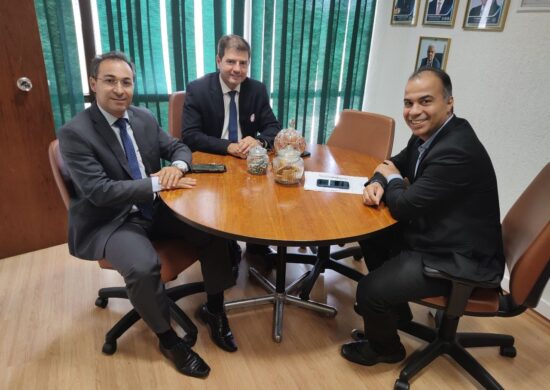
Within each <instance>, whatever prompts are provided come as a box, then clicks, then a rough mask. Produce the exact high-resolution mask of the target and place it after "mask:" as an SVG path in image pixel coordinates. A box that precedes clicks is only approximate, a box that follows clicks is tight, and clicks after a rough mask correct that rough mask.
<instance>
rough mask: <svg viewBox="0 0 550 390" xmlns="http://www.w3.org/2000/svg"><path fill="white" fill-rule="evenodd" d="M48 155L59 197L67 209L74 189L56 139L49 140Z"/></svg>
mask: <svg viewBox="0 0 550 390" xmlns="http://www.w3.org/2000/svg"><path fill="white" fill-rule="evenodd" d="M48 157H49V159H50V166H51V168H52V173H53V177H54V179H55V184H56V185H57V189H58V190H59V194H60V195H61V199H63V203H64V204H65V207H66V208H67V210H68V209H69V201H70V199H71V197H73V196H74V194H75V190H74V187H73V182H72V180H71V176H70V175H69V172H68V171H67V167H66V166H65V163H64V162H63V157H62V156H61V151H60V150H59V141H58V140H56V139H55V140H53V141H52V142H50V146H49V147H48Z"/></svg>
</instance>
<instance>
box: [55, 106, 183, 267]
mask: <svg viewBox="0 0 550 390" xmlns="http://www.w3.org/2000/svg"><path fill="white" fill-rule="evenodd" d="M128 115H129V121H130V125H131V126H132V130H133V132H134V138H135V140H136V143H137V145H138V148H139V153H140V154H141V158H142V160H143V164H144V166H145V171H146V174H147V176H149V175H150V174H151V173H154V172H157V171H159V170H160V168H161V165H160V162H161V158H162V159H165V160H169V161H175V160H181V161H185V162H186V163H187V164H191V151H190V150H189V148H188V147H187V146H185V145H184V144H182V143H181V141H179V140H177V139H175V138H173V137H171V136H170V135H168V134H167V133H166V132H164V131H163V130H162V129H161V128H160V127H159V125H158V122H157V121H156V119H155V118H154V117H153V115H152V114H151V112H149V111H148V110H146V109H143V108H139V107H134V106H131V107H129V108H128ZM58 138H59V143H60V149H61V154H62V155H63V159H64V161H65V164H66V166H67V169H68V172H69V174H70V176H71V179H72V181H73V185H74V189H75V194H74V196H73V197H72V198H71V203H70V207H69V251H70V253H71V254H72V255H74V256H76V257H79V258H83V259H89V260H97V259H101V258H103V255H104V248H105V243H106V242H107V240H108V239H109V237H110V235H111V234H112V233H113V231H115V230H116V229H117V228H118V227H119V226H120V225H121V224H122V223H123V222H124V219H125V217H126V216H127V215H128V213H129V212H130V210H131V208H132V205H134V204H136V203H140V202H146V201H149V200H151V199H152V198H153V192H152V186H151V179H150V178H145V179H140V180H132V177H131V175H130V169H129V167H128V162H127V160H126V155H125V153H124V150H123V148H122V146H121V145H120V143H119V141H118V139H117V138H116V136H115V133H114V132H113V130H112V128H111V127H110V126H109V124H108V122H107V120H106V119H105V117H104V116H103V114H102V113H101V111H100V110H99V108H98V107H97V105H96V103H94V104H93V105H92V106H91V107H90V108H88V109H86V110H85V111H83V112H81V113H79V114H78V115H76V116H75V117H74V118H73V119H72V120H71V121H70V122H68V123H67V124H66V125H65V126H63V127H62V128H61V129H60V130H59V132H58Z"/></svg>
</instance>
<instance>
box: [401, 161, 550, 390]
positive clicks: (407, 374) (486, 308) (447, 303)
mask: <svg viewBox="0 0 550 390" xmlns="http://www.w3.org/2000/svg"><path fill="white" fill-rule="evenodd" d="M549 199H550V163H549V164H547V165H546V166H545V167H544V168H543V170H542V171H541V172H540V173H539V174H538V176H537V177H536V178H535V179H534V180H533V181H532V182H531V184H530V185H529V186H528V187H527V189H526V190H525V191H524V192H523V194H522V195H521V196H520V197H519V198H518V200H517V201H516V202H515V203H514V205H513V206H512V208H511V209H510V211H509V212H508V213H507V214H506V217H505V218H504V220H503V221H502V234H503V241H504V254H505V257H506V264H507V267H508V270H509V271H510V293H509V294H505V293H503V292H502V291H500V289H499V288H494V286H487V285H484V284H479V283H473V282H469V281H466V280H460V279H457V278H453V277H451V276H449V275H446V274H444V273H442V272H439V271H436V270H433V269H430V268H426V269H425V274H426V275H427V276H429V277H433V278H442V279H447V280H450V281H451V282H452V286H453V287H452V290H451V295H450V297H448V298H447V297H435V298H426V299H422V300H420V301H418V302H417V303H420V304H421V305H425V306H428V307H432V308H435V309H438V310H442V311H443V315H442V318H441V322H440V324H439V326H438V328H437V329H433V328H430V327H427V326H424V325H421V324H418V323H415V322H411V323H410V324H408V325H406V326H402V327H400V329H401V330H402V331H404V332H406V333H409V334H411V335H413V336H416V337H418V338H420V339H422V340H425V341H428V342H429V344H428V345H427V346H426V347H425V348H423V349H422V350H420V351H417V352H415V353H414V354H413V355H411V356H410V358H409V360H408V361H407V362H406V365H405V368H403V370H402V371H401V373H400V375H399V378H398V379H397V381H396V382H395V386H394V389H397V390H402V389H409V380H410V379H411V378H412V377H413V376H414V375H416V374H417V373H418V372H420V370H422V369H423V368H424V367H426V366H427V365H428V364H430V362H431V361H432V360H434V359H435V358H436V357H438V356H440V355H443V354H446V355H449V356H450V357H451V358H453V359H454V360H455V361H456V362H457V363H458V364H459V365H460V366H462V367H463V368H464V369H465V370H466V371H467V372H468V373H469V374H470V375H471V376H472V377H474V378H475V379H476V380H477V381H478V382H479V383H480V384H481V385H483V386H484V387H485V388H488V389H502V386H500V384H499V383H498V382H497V381H496V380H495V379H494V378H493V377H492V376H491V374H489V372H488V371H487V370H485V368H483V367H482V366H481V364H479V363H478V362H477V360H476V359H475V358H474V357H473V356H472V355H470V353H468V352H467V351H466V348H470V347H491V346H496V347H500V354H501V355H503V356H507V357H514V356H516V348H515V347H514V338H513V337H512V336H508V335H502V334H490V333H458V332H457V327H458V322H459V320H460V317H462V316H463V315H470V316H480V317H489V316H491V317H513V316H516V315H519V314H521V313H523V312H524V311H525V310H526V309H527V308H533V307H535V306H537V304H538V302H539V300H540V297H541V294H542V292H543V290H544V287H545V286H546V284H547V282H548V278H549V277H550V201H549ZM527 353H528V352H527Z"/></svg>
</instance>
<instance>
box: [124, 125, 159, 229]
mask: <svg viewBox="0 0 550 390" xmlns="http://www.w3.org/2000/svg"><path fill="white" fill-rule="evenodd" d="M127 124H128V122H127V121H126V118H118V119H117V120H116V122H115V126H116V127H118V128H119V129H120V140H121V141H122V146H123V147H124V152H125V153H126V159H127V160H128V166H129V167H130V173H131V174H132V179H134V180H139V179H141V178H142V177H141V171H140V170H139V162H138V159H137V155H136V150H135V149H134V144H133V143H132V139H131V138H130V135H129V134H128V130H127V129H126V125H127ZM137 207H138V208H139V211H140V212H141V215H143V216H144V217H145V218H147V219H152V216H153V204H152V201H151V202H145V203H140V204H138V205H137Z"/></svg>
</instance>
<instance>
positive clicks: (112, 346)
mask: <svg viewBox="0 0 550 390" xmlns="http://www.w3.org/2000/svg"><path fill="white" fill-rule="evenodd" d="M101 352H103V353H104V354H105V355H112V354H114V353H115V352H116V341H113V342H112V343H109V342H107V341H106V342H105V344H103V348H101Z"/></svg>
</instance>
